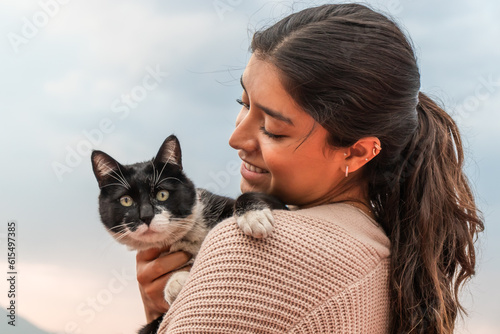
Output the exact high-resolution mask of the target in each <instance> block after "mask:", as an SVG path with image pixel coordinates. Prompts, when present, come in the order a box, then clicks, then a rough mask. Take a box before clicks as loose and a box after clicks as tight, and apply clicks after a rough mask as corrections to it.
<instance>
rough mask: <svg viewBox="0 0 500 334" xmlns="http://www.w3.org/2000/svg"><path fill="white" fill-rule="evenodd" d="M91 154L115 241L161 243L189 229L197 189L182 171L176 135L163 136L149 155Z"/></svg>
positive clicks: (102, 207)
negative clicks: (133, 158) (134, 159)
mask: <svg viewBox="0 0 500 334" xmlns="http://www.w3.org/2000/svg"><path fill="white" fill-rule="evenodd" d="M91 160H92V169H93V170H94V174H95V177H96V179H97V182H98V183H99V188H100V189H101V193H100V195H99V213H100V215H101V220H102V222H103V224H104V225H105V226H106V228H107V229H108V231H109V232H110V233H111V234H112V235H113V236H114V237H115V238H116V239H117V240H118V241H119V242H121V243H123V244H125V245H127V246H129V248H132V249H146V248H151V247H163V246H166V245H170V244H172V243H173V242H175V241H177V240H179V239H180V238H182V237H183V236H184V235H185V234H186V232H187V231H189V230H190V229H191V227H192V225H193V219H192V216H193V210H194V209H195V203H196V189H195V187H194V185H193V183H192V182H191V180H189V179H188V178H187V177H186V175H185V174H184V172H183V171H182V159H181V149H180V144H179V141H178V139H177V137H175V136H174V135H171V136H169V137H168V138H167V139H165V141H164V142H163V144H162V146H161V147H160V150H159V151H158V154H157V155H156V157H154V158H153V159H152V160H150V161H146V162H140V163H136V164H132V165H122V164H120V163H119V162H118V161H116V160H115V159H113V158H112V157H111V156H109V155H108V154H106V153H104V152H101V151H94V152H92V156H91Z"/></svg>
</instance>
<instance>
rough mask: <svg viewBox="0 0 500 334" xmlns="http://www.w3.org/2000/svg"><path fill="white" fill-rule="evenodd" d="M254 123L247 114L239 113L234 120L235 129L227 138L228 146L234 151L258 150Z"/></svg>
mask: <svg viewBox="0 0 500 334" xmlns="http://www.w3.org/2000/svg"><path fill="white" fill-rule="evenodd" d="M253 123H255V121H254V120H252V118H251V115H250V113H249V112H243V111H241V112H240V113H239V114H238V117H237V118H236V127H235V129H234V131H233V133H232V134H231V137H229V145H230V146H231V147H232V148H234V149H236V150H244V151H247V152H252V151H254V150H256V149H257V148H258V143H257V134H256V133H255V132H254V128H255V126H254V124H253Z"/></svg>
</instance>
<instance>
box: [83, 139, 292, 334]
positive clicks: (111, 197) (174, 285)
mask: <svg viewBox="0 0 500 334" xmlns="http://www.w3.org/2000/svg"><path fill="white" fill-rule="evenodd" d="M91 160H92V168H93V171H94V174H95V177H96V179H97V181H98V183H99V188H100V190H101V192H100V195H99V213H100V216H101V220H102V223H103V224H104V226H105V227H106V228H107V230H108V231H109V232H110V233H111V234H112V235H113V237H114V238H115V239H116V240H117V241H119V242H120V243H123V244H125V245H127V246H128V247H129V248H130V249H133V250H142V249H148V248H164V247H169V251H170V252H174V251H179V250H182V251H185V252H188V253H190V254H192V255H193V258H194V257H195V256H196V254H197V253H198V250H199V248H200V245H201V243H202V241H203V239H204V238H205V236H206V235H207V233H208V232H209V231H210V230H211V229H212V228H213V227H214V226H215V225H216V224H217V223H219V222H220V221H222V220H224V219H225V218H228V217H230V216H233V215H234V216H235V217H236V221H237V223H238V226H239V227H240V228H241V229H242V230H243V231H244V232H245V233H246V234H248V235H251V236H253V237H256V238H265V237H267V236H268V235H269V234H270V233H271V232H272V230H273V224H274V220H273V216H272V213H271V210H272V209H283V210H287V207H286V206H285V205H284V204H283V203H282V202H281V201H279V200H278V199H277V198H275V197H272V196H270V195H266V194H262V193H245V194H242V195H241V196H239V197H238V198H237V199H236V200H234V199H231V198H228V197H223V196H218V195H215V194H212V193H210V192H209V191H207V190H204V189H196V188H195V186H194V184H193V182H191V180H190V179H189V178H188V177H187V176H186V175H185V173H184V172H183V169H182V158H181V149H180V144H179V141H178V139H177V137H175V136H174V135H171V136H169V137H168V138H167V139H165V141H164V142H163V144H162V146H161V147H160V150H159V151H158V153H157V155H156V157H155V158H153V159H152V160H150V161H146V162H140V163H136V164H132V165H121V164H120V163H119V162H117V161H116V160H115V159H113V158H112V157H111V156H109V155H108V154H106V153H104V152H101V151H94V152H92V156H91ZM188 275H189V273H188V272H186V271H177V272H175V273H174V274H173V275H172V276H171V277H170V279H169V280H168V282H167V284H166V286H165V300H166V301H167V303H169V304H171V303H172V302H173V301H174V300H175V298H176V297H177V295H178V293H179V291H180V290H181V288H182V286H183V285H184V283H185V281H186V279H187V277H188ZM161 318H162V317H160V318H158V319H156V320H155V321H153V322H152V323H150V324H149V325H147V326H146V327H144V328H143V329H142V330H141V331H140V332H139V333H156V331H157V328H158V326H159V324H160V323H161Z"/></svg>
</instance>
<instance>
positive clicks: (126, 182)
mask: <svg viewBox="0 0 500 334" xmlns="http://www.w3.org/2000/svg"><path fill="white" fill-rule="evenodd" d="M116 166H117V167H118V170H119V171H120V175H118V173H116V171H115V174H116V175H117V176H118V177H119V178H120V179H121V180H122V181H123V182H124V183H125V184H126V185H127V187H126V188H127V189H130V184H129V183H128V181H127V179H126V178H125V176H123V173H122V170H121V169H120V165H118V164H117V165H116Z"/></svg>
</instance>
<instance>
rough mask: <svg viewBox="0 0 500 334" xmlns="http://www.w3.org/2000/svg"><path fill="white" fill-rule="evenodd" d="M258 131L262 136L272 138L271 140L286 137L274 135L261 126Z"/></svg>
mask: <svg viewBox="0 0 500 334" xmlns="http://www.w3.org/2000/svg"><path fill="white" fill-rule="evenodd" d="M260 131H262V133H263V134H265V135H266V136H268V137H269V138H272V139H280V138H285V137H286V136H284V135H275V134H274V133H271V132H269V131H267V130H266V128H265V127H263V126H261V127H260Z"/></svg>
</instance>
